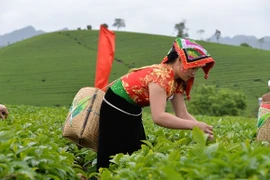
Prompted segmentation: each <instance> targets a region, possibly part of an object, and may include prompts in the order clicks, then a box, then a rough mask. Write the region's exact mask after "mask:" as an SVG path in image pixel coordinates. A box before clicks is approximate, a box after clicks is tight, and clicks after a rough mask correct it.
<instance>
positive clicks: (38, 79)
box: [0, 30, 270, 115]
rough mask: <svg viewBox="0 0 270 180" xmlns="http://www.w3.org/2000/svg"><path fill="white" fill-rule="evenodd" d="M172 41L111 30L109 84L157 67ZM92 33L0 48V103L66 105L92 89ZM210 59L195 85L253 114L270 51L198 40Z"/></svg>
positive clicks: (69, 33) (40, 38)
mask: <svg viewBox="0 0 270 180" xmlns="http://www.w3.org/2000/svg"><path fill="white" fill-rule="evenodd" d="M173 40H174V37H168V36H158V35H149V34H139V33H128V32H116V53H115V61H114V63H113V67H112V72H111V76H110V81H112V80H114V79H116V78H117V77H119V76H121V75H123V74H125V73H126V72H127V71H128V70H129V69H130V68H131V67H139V66H143V65H148V64H153V63H159V62H160V61H161V60H162V59H163V57H164V56H165V55H166V53H167V52H168V50H169V49H170V47H171V45H172V42H173ZM97 42H98V31H87V30H81V31H63V32H54V33H47V34H43V35H39V36H35V37H33V38H30V39H26V40H23V41H21V42H18V43H15V44H12V45H10V46H8V47H4V48H1V49H0V63H1V70H0V77H1V78H0V87H1V88H0V89H1V90H0V92H1V93H0V103H5V104H26V105H37V106H69V105H70V103H71V101H72V99H73V97H74V95H75V94H76V92H77V91H78V90H79V89H80V88H81V87H85V86H93V84H94V79H95V68H96V55H97ZM199 43H200V44H201V45H203V46H204V47H205V48H206V49H207V50H208V51H209V52H210V54H211V55H212V56H213V57H214V59H215V60H216V66H215V67H214V69H213V70H212V71H211V72H210V76H209V79H208V80H204V79H203V75H202V72H199V73H198V75H197V78H196V81H195V85H196V84H201V83H205V84H207V85H211V84H214V85H217V86H218V87H221V88H231V89H235V90H237V91H243V92H245V94H246V97H247V102H248V109H247V112H246V115H251V114H252V115H254V114H255V113H256V108H257V106H258V97H259V96H260V95H261V94H263V93H265V92H266V90H267V85H266V84H267V81H268V79H269V78H270V75H269V69H267V68H266V66H268V64H269V58H270V51H264V50H259V49H251V48H246V47H238V46H228V45H221V44H216V43H209V42H199Z"/></svg>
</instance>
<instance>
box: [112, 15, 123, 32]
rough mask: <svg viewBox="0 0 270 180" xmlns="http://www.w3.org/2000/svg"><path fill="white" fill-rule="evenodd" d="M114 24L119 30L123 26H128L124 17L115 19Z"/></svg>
mask: <svg viewBox="0 0 270 180" xmlns="http://www.w3.org/2000/svg"><path fill="white" fill-rule="evenodd" d="M112 26H113V27H116V28H117V30H119V28H121V27H126V24H125V20H124V19H119V18H116V19H115V20H114V23H113V25H112Z"/></svg>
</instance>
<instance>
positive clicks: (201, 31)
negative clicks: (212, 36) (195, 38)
mask: <svg viewBox="0 0 270 180" xmlns="http://www.w3.org/2000/svg"><path fill="white" fill-rule="evenodd" d="M204 32H205V31H204V30H203V29H200V30H198V31H197V34H199V36H200V37H201V40H203V38H202V35H203V33H204Z"/></svg>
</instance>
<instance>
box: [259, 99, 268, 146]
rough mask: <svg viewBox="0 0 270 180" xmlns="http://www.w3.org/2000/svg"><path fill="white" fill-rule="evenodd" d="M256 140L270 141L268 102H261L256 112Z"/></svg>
mask: <svg viewBox="0 0 270 180" xmlns="http://www.w3.org/2000/svg"><path fill="white" fill-rule="evenodd" d="M257 125H258V130H257V140H259V141H270V102H269V104H268V102H267V103H266V102H263V103H262V104H261V106H260V108H259V112H258V123H257Z"/></svg>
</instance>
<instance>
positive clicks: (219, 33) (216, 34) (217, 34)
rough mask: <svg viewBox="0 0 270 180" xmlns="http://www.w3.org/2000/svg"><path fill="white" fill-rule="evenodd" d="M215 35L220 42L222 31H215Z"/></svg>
mask: <svg viewBox="0 0 270 180" xmlns="http://www.w3.org/2000/svg"><path fill="white" fill-rule="evenodd" d="M215 36H216V39H217V43H219V38H220V36H221V31H220V30H218V29H217V30H216V32H215Z"/></svg>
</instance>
